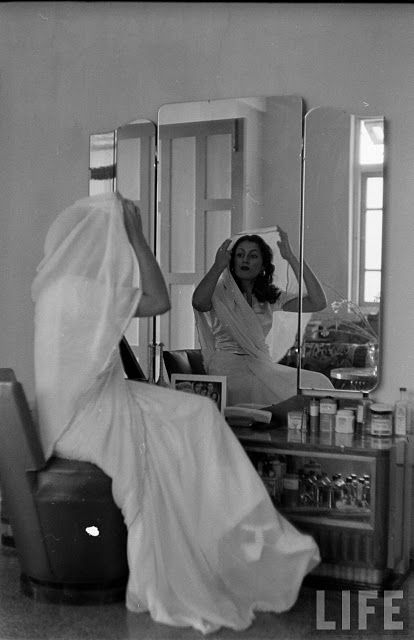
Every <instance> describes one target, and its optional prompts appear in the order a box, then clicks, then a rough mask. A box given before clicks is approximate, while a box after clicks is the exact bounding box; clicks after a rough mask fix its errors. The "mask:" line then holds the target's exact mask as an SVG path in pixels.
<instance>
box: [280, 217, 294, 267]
mask: <svg viewBox="0 0 414 640" xmlns="http://www.w3.org/2000/svg"><path fill="white" fill-rule="evenodd" d="M277 230H278V232H279V235H280V241H279V242H278V243H277V246H278V247H279V251H280V255H281V256H282V258H283V259H284V260H287V261H288V262H289V261H290V260H291V258H292V256H293V251H292V248H291V246H290V243H289V238H288V234H287V233H286V231H283V229H282V228H281V227H279V226H278V227H277Z"/></svg>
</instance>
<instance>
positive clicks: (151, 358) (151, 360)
mask: <svg viewBox="0 0 414 640" xmlns="http://www.w3.org/2000/svg"><path fill="white" fill-rule="evenodd" d="M155 347H156V345H155V344H153V343H152V342H150V343H149V345H148V382H149V384H155V371H154V369H155V366H154V364H155Z"/></svg>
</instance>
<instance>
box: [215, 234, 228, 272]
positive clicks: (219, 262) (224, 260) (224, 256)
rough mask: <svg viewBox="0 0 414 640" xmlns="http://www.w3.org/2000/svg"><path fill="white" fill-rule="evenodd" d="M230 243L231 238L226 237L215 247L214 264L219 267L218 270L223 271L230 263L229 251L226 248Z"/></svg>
mask: <svg viewBox="0 0 414 640" xmlns="http://www.w3.org/2000/svg"><path fill="white" fill-rule="evenodd" d="M230 244H231V239H230V238H227V240H225V241H224V242H223V244H221V245H220V246H219V248H218V249H217V253H216V257H215V260H214V266H215V267H216V268H217V269H219V270H220V272H221V271H224V269H225V268H226V267H228V266H229V264H230V257H231V251H229V250H228V248H229V246H230Z"/></svg>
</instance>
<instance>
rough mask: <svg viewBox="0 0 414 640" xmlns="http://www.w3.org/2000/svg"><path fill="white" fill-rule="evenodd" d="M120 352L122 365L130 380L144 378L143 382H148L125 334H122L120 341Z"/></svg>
mask: <svg viewBox="0 0 414 640" xmlns="http://www.w3.org/2000/svg"><path fill="white" fill-rule="evenodd" d="M119 352H120V354H121V360H122V366H123V367H124V371H125V374H126V376H127V378H128V379H129V380H142V381H143V382H146V381H147V378H146V376H145V374H144V372H143V370H142V369H141V366H140V364H139V362H138V360H137V358H136V357H135V353H134V352H133V350H132V349H131V345H130V344H129V342H128V340H127V339H126V338H125V336H122V340H121V342H120V343H119Z"/></svg>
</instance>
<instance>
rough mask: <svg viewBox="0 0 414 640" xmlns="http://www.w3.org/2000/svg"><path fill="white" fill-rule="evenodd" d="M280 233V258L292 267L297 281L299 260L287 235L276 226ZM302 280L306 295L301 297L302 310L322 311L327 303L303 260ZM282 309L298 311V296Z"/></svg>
mask: <svg viewBox="0 0 414 640" xmlns="http://www.w3.org/2000/svg"><path fill="white" fill-rule="evenodd" d="M278 231H279V234H280V242H278V243H277V244H278V247H279V249H280V255H281V256H282V258H284V259H285V260H287V262H288V263H289V264H290V266H291V267H292V269H293V271H294V274H295V276H296V279H297V280H298V282H299V260H298V259H297V257H296V256H295V254H294V253H293V251H292V249H291V246H290V244H289V239H288V235H287V233H286V232H285V231H283V229H281V228H280V227H278ZM303 280H304V282H305V285H306V291H307V293H306V295H304V296H303V298H302V311H304V312H305V313H307V312H312V311H322V309H325V307H326V305H327V300H326V295H325V292H324V290H323V288H322V285H321V283H320V282H319V280H318V278H317V277H316V275H315V274H314V273H313V271H312V269H311V268H310V266H309V265H308V264H307V263H306V262H305V260H304V261H303ZM283 310H284V311H298V310H299V298H292V299H291V300H289V301H288V302H286V303H285V304H284V305H283Z"/></svg>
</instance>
